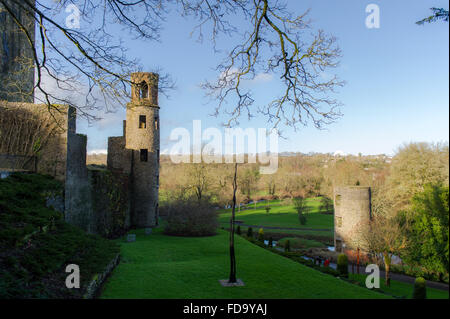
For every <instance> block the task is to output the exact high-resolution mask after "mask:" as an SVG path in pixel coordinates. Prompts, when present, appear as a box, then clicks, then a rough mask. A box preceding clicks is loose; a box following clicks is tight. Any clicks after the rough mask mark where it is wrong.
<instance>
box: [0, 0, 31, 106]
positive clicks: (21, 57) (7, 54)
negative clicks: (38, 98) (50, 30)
mask: <svg viewBox="0 0 450 319" xmlns="http://www.w3.org/2000/svg"><path fill="white" fill-rule="evenodd" d="M29 2H30V3H31V4H34V1H33V0H32V1H29ZM15 19H17V21H18V23H19V24H21V26H23V27H24V28H25V30H26V33H24V32H23V31H21V30H20V28H19V24H18V23H17V22H16V21H15ZM34 22H35V20H34V17H33V15H32V13H30V12H28V11H26V10H23V9H20V8H19V6H18V4H17V3H15V2H13V1H11V0H6V7H5V6H3V5H1V4H0V100H6V101H9V102H29V103H33V100H34V99H33V87H34V59H33V53H34V52H33V49H32V46H31V45H30V41H31V42H32V43H34V37H35V29H34Z"/></svg>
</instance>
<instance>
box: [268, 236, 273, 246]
mask: <svg viewBox="0 0 450 319" xmlns="http://www.w3.org/2000/svg"><path fill="white" fill-rule="evenodd" d="M269 247H273V238H272V237H269Z"/></svg>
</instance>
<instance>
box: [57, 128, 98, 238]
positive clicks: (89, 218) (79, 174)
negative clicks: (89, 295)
mask: <svg viewBox="0 0 450 319" xmlns="http://www.w3.org/2000/svg"><path fill="white" fill-rule="evenodd" d="M86 145H87V137H86V136H85V135H80V134H75V133H72V132H70V133H69V134H68V143H67V159H68V160H67V175H66V183H65V214H64V217H65V220H66V222H68V223H69V224H72V225H75V226H77V227H80V228H81V229H83V230H85V231H87V232H90V233H94V232H95V221H94V214H93V212H92V195H91V185H90V182H89V177H88V169H87V167H86ZM69 159H70V160H69Z"/></svg>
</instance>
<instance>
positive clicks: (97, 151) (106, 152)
mask: <svg viewBox="0 0 450 319" xmlns="http://www.w3.org/2000/svg"><path fill="white" fill-rule="evenodd" d="M87 153H88V155H94V154H108V150H106V149H98V150H90V151H89V152H87Z"/></svg>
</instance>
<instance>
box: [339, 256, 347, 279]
mask: <svg viewBox="0 0 450 319" xmlns="http://www.w3.org/2000/svg"><path fill="white" fill-rule="evenodd" d="M337 271H338V272H339V274H340V275H341V276H343V277H348V257H347V255H345V254H339V256H338V259H337Z"/></svg>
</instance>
